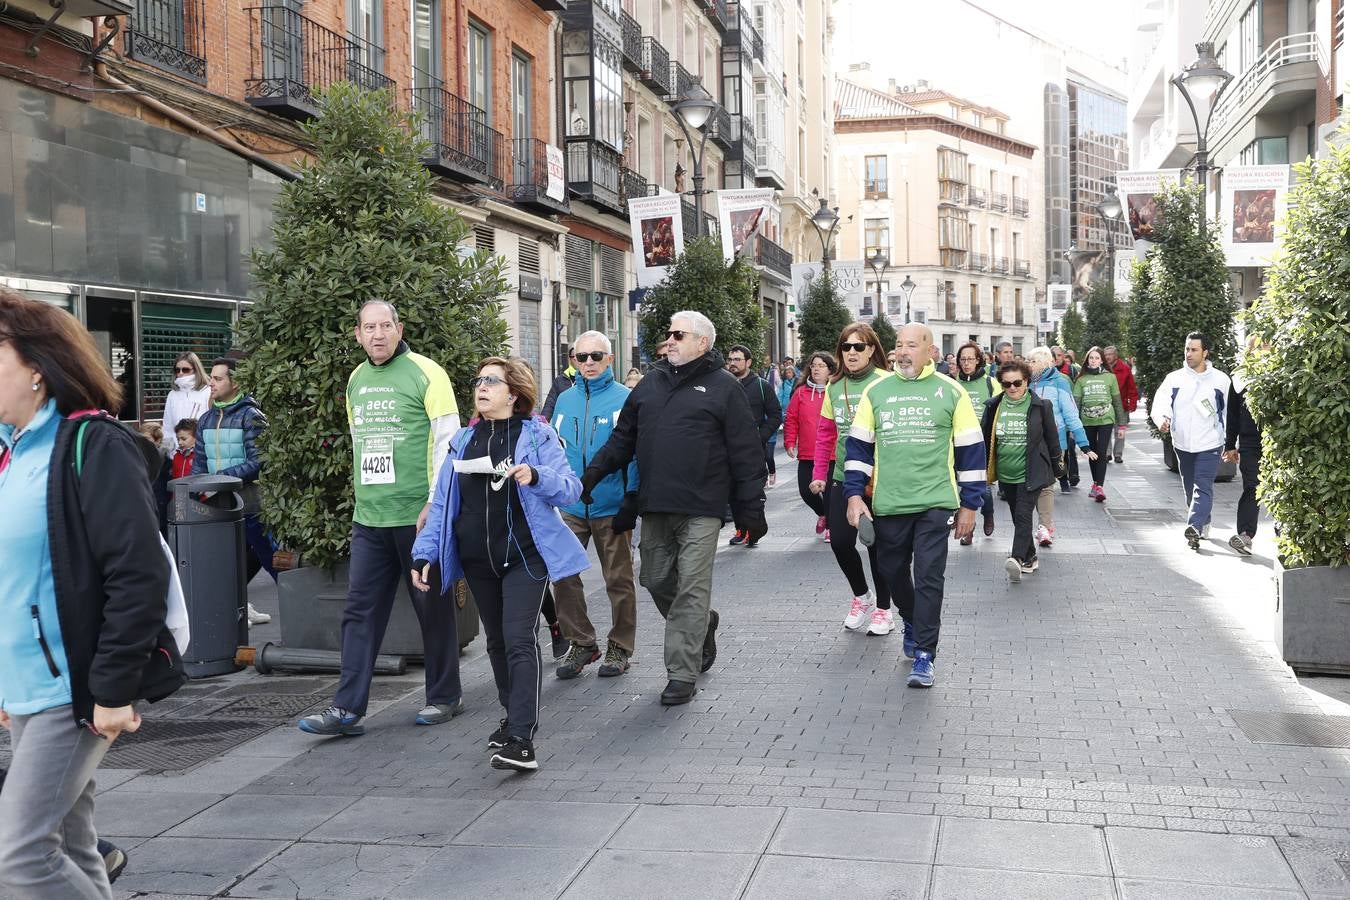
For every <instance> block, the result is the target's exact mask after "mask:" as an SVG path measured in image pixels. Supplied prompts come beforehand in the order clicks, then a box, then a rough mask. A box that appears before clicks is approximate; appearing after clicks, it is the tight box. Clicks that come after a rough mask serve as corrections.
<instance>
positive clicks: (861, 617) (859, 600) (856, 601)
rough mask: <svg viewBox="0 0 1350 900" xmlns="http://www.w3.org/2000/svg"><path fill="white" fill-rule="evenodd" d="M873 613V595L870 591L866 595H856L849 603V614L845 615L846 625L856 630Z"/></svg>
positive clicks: (851, 629)
mask: <svg viewBox="0 0 1350 900" xmlns="http://www.w3.org/2000/svg"><path fill="white" fill-rule="evenodd" d="M871 614H872V595H871V593H870V592H869V593H868V595H867V596H866V597H854V598H853V601H852V603H850V604H849V608H848V615H847V616H845V617H844V627H845V628H847V629H849V630H850V631H854V630H856V629H857V628H858V626H860V625H862V623H863V622H865V621H867V619H868V617H869V616H870V615H871Z"/></svg>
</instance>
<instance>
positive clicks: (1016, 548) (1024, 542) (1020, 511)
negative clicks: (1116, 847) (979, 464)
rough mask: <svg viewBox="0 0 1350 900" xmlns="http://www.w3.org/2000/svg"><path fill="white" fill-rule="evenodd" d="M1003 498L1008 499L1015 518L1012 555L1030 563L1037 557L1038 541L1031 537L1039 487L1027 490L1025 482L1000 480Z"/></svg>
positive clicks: (1009, 510) (1009, 509)
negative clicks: (1014, 482) (1015, 482)
mask: <svg viewBox="0 0 1350 900" xmlns="http://www.w3.org/2000/svg"><path fill="white" fill-rule="evenodd" d="M999 487H1001V488H1003V498H1004V499H1005V500H1007V501H1008V512H1009V514H1011V515H1012V520H1013V542H1012V557H1013V559H1015V560H1017V561H1018V562H1020V563H1030V562H1031V561H1032V560H1033V559H1035V558H1036V542H1035V541H1034V540H1032V538H1031V534H1032V532H1031V521H1032V514H1033V513H1035V512H1036V498H1037V497H1039V496H1040V494H1041V492H1040V490H1039V489H1037V490H1034V491H1029V490H1027V486H1026V483H1025V482H1018V483H1017V484H1012V483H1009V482H1007V481H1000V482H999Z"/></svg>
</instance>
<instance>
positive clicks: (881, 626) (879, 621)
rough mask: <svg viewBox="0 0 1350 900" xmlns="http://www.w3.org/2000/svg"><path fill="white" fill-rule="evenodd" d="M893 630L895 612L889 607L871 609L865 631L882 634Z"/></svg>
mask: <svg viewBox="0 0 1350 900" xmlns="http://www.w3.org/2000/svg"><path fill="white" fill-rule="evenodd" d="M894 630H895V614H894V613H893V612H891V611H890V610H889V609H874V610H872V621H871V622H870V623H868V625H867V633H868V634H875V635H882V634H890V633H891V632H892V631H894Z"/></svg>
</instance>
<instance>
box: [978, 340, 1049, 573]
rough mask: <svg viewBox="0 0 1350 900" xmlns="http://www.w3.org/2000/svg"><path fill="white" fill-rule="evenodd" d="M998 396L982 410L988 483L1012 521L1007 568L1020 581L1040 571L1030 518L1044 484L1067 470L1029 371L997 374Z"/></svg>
mask: <svg viewBox="0 0 1350 900" xmlns="http://www.w3.org/2000/svg"><path fill="white" fill-rule="evenodd" d="M998 380H999V387H1001V388H1002V389H1003V393H1001V394H998V395H996V396H995V397H994V398H993V399H991V400H990V401H989V402H988V403H986V404H985V406H984V421H983V422H982V423H981V425H982V428H983V431H984V445H985V447H987V448H988V450H989V476H988V480H989V481H993V480H994V479H995V478H997V479H998V483H999V487H1000V488H1001V489H1002V492H1003V499H1004V500H1006V501H1007V502H1008V511H1009V512H1010V513H1011V514H1012V520H1013V542H1012V554H1011V555H1010V556H1009V557H1008V559H1007V561H1006V562H1005V563H1004V564H1003V568H1004V570H1005V571H1006V572H1007V573H1008V580H1009V581H1012V582H1018V581H1021V580H1022V576H1023V575H1024V574H1027V575H1029V574H1031V573H1032V572H1035V571H1036V568H1037V566H1038V565H1039V563H1038V562H1037V560H1036V542H1035V541H1034V540H1032V535H1031V518H1032V516H1031V514H1032V512H1033V511H1034V510H1035V509H1036V499H1037V498H1038V497H1039V496H1040V494H1041V491H1042V490H1043V489H1044V488H1045V487H1046V485H1052V484H1054V483H1055V478H1057V477H1058V476H1059V474H1060V473H1062V472H1063V471H1064V457H1063V451H1062V450H1060V448H1059V426H1058V425H1056V424H1055V408H1054V406H1053V405H1052V404H1051V403H1050V401H1049V400H1045V399H1042V398H1040V397H1037V396H1036V395H1035V393H1033V392H1032V390H1031V367H1030V366H1028V365H1027V364H1026V363H1024V362H1021V361H1020V360H1017V361H1014V362H1010V363H1004V364H1003V365H1001V366H1000V367H999V370H998Z"/></svg>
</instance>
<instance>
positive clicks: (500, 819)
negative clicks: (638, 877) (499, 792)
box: [452, 800, 635, 850]
mask: <svg viewBox="0 0 1350 900" xmlns="http://www.w3.org/2000/svg"><path fill="white" fill-rule="evenodd" d="M634 809H635V807H633V806H630V805H626V804H607V803H571V802H557V803H550V802H544V801H536V800H501V801H498V802H497V803H495V804H493V805H492V807H491V808H490V809H488V811H487V812H485V813H483V814H482V815H481V816H479V817H478V818H477V819H475V820H474V822H473V824H471V825H470V826H469V827H468V828H466V829H464V830H463V831H461V832H460V833H459V834H457V835H455V838H454V840H453V842H452V843H455V844H474V845H481V846H500V847H571V848H574V849H585V850H594V849H596V848H598V847H601V846H603V845H604V843H605V841H607V840H608V839H609V838H610V836H611V835H613V834H614V832H615V831H617V830H618V828H619V826H620V825H621V824H622V823H623V821H624V820H625V819H626V818H627V817H628V816H629V815H630V814H631V813H632V812H633V810H634Z"/></svg>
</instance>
